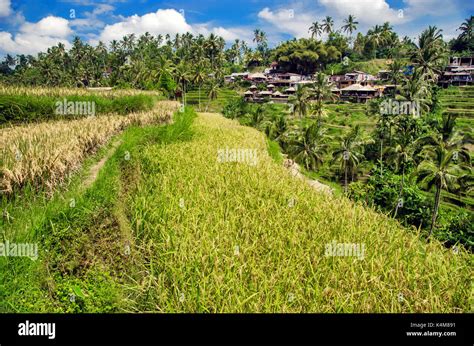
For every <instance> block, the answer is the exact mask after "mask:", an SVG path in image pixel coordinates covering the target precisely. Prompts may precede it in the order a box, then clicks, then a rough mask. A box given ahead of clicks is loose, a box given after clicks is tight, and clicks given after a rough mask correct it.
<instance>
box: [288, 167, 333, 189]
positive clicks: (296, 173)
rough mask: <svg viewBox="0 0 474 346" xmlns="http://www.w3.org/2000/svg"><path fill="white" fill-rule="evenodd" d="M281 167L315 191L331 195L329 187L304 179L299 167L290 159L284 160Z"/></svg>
mask: <svg viewBox="0 0 474 346" xmlns="http://www.w3.org/2000/svg"><path fill="white" fill-rule="evenodd" d="M283 165H284V166H285V168H287V169H288V170H289V171H290V173H291V175H292V176H293V177H297V178H299V179H303V180H305V181H306V182H307V183H308V184H309V186H311V187H312V188H314V189H315V190H316V191H319V192H322V193H325V194H327V195H332V194H333V189H332V188H331V187H330V186H328V185H326V184H323V183H321V182H319V181H318V180H313V179H309V178H307V177H305V176H304V175H303V174H301V172H300V166H299V165H298V164H297V163H296V162H295V161H293V160H291V159H285V160H284V161H283Z"/></svg>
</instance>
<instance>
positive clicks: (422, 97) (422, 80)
mask: <svg viewBox="0 0 474 346" xmlns="http://www.w3.org/2000/svg"><path fill="white" fill-rule="evenodd" d="M400 96H401V97H402V99H404V100H405V101H409V102H415V103H416V104H417V105H418V107H419V108H418V109H416V108H414V107H413V108H412V111H413V112H415V111H419V113H420V114H413V115H421V114H422V113H424V112H427V111H429V108H430V106H431V104H432V99H431V96H432V95H431V88H430V84H429V83H428V81H427V79H426V75H425V74H424V73H423V71H422V69H415V71H414V72H413V74H412V75H411V76H409V77H407V78H404V79H402V85H401V88H400Z"/></svg>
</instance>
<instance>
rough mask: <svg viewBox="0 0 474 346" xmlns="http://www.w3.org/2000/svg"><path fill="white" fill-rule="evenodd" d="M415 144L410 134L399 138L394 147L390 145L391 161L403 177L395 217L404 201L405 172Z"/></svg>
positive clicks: (410, 160)
mask: <svg viewBox="0 0 474 346" xmlns="http://www.w3.org/2000/svg"><path fill="white" fill-rule="evenodd" d="M413 153H414V146H413V142H412V141H411V138H410V136H407V135H405V136H403V134H402V135H401V136H400V137H399V138H398V141H397V144H396V145H395V146H393V147H389V148H388V150H387V154H388V157H389V161H391V162H392V163H393V164H394V165H395V170H396V171H399V172H401V175H402V179H401V181H400V189H399V192H398V200H397V204H396V205H395V211H394V214H393V217H396V216H397V213H398V209H399V208H400V207H401V206H402V203H403V186H404V183H405V173H406V169H407V166H408V164H409V163H410V162H412V160H413Z"/></svg>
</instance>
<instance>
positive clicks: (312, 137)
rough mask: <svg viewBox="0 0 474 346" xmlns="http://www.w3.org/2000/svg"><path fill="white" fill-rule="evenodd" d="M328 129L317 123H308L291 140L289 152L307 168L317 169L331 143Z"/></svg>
mask: <svg viewBox="0 0 474 346" xmlns="http://www.w3.org/2000/svg"><path fill="white" fill-rule="evenodd" d="M328 141H329V136H327V135H326V129H324V128H322V127H321V126H318V125H317V124H314V123H313V124H311V125H306V126H304V127H303V128H301V129H300V130H299V131H297V132H296V133H295V134H294V135H293V136H292V138H291V139H290V141H289V153H290V155H291V156H292V157H293V158H294V159H295V161H296V162H299V163H301V164H303V166H304V167H305V168H306V169H307V170H316V169H318V168H319V167H320V166H321V165H322V164H323V162H324V156H325V155H326V153H327V151H328V148H329V145H328Z"/></svg>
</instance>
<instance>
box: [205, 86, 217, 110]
mask: <svg viewBox="0 0 474 346" xmlns="http://www.w3.org/2000/svg"><path fill="white" fill-rule="evenodd" d="M219 90H220V89H219V83H218V81H217V80H216V79H215V78H213V79H211V81H210V84H209V93H208V95H207V97H208V101H207V105H206V112H207V110H208V108H209V104H210V103H211V101H212V100H215V99H217V96H218V94H219Z"/></svg>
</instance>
